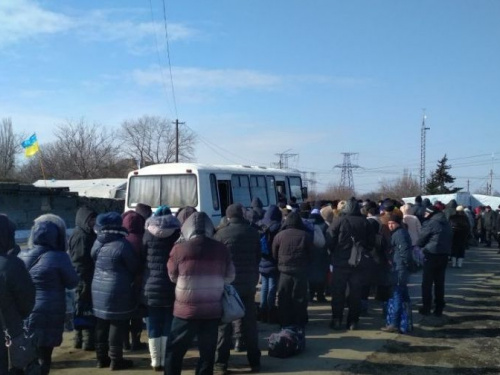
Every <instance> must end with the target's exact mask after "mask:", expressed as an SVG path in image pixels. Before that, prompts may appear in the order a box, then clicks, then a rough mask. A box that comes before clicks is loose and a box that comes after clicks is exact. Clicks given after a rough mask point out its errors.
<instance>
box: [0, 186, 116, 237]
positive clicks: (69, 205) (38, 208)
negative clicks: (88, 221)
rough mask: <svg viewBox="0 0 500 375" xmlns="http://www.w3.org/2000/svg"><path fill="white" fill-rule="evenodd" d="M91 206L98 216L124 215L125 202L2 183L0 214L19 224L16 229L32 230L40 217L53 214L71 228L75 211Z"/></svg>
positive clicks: (66, 190) (57, 189) (0, 189)
mask: <svg viewBox="0 0 500 375" xmlns="http://www.w3.org/2000/svg"><path fill="white" fill-rule="evenodd" d="M83 205H88V206H90V207H92V208H93V209H94V210H96V211H97V212H98V213H102V212H109V211H116V212H119V213H122V212H123V209H124V200H122V199H104V198H89V197H79V196H78V194H77V193H71V192H69V191H68V189H66V188H40V187H34V186H33V185H28V184H17V183H0V213H5V214H7V215H8V216H9V218H10V219H11V220H12V221H13V222H15V223H16V225H17V229H19V230H26V229H31V226H32V224H33V220H34V219H36V218H37V217H38V216H40V215H43V214H46V213H52V214H55V215H58V216H60V217H62V218H63V219H64V221H65V222H66V226H67V227H68V228H73V227H74V226H75V216H76V211H77V210H78V208H79V207H80V206H83Z"/></svg>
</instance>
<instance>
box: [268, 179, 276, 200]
mask: <svg viewBox="0 0 500 375" xmlns="http://www.w3.org/2000/svg"><path fill="white" fill-rule="evenodd" d="M266 180H267V196H268V197H269V205H272V204H276V203H277V202H276V186H275V180H274V177H273V176H266Z"/></svg>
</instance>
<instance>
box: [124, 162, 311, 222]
mask: <svg viewBox="0 0 500 375" xmlns="http://www.w3.org/2000/svg"><path fill="white" fill-rule="evenodd" d="M255 197H258V198H260V200H261V201H262V203H263V205H264V208H266V207H268V206H270V205H272V204H277V202H278V199H280V198H282V199H286V200H287V201H288V200H289V199H290V198H291V197H295V198H296V199H297V203H300V202H302V201H303V199H305V198H307V188H305V187H303V186H302V178H301V176H300V173H299V172H295V171H290V170H283V169H273V168H266V167H253V166H246V165H239V166H236V165H235V166H232V165H203V164H194V163H170V164H155V165H151V166H148V167H144V168H142V169H138V170H136V171H133V172H130V173H129V176H128V183H127V196H126V202H125V210H130V209H134V208H135V206H136V205H137V203H144V204H147V205H149V206H151V207H152V208H153V212H154V210H155V209H156V208H157V207H159V206H161V205H167V206H169V207H170V208H171V209H172V212H177V211H178V210H179V208H182V207H185V206H193V207H195V208H196V209H197V210H198V211H204V212H206V213H207V214H208V215H209V216H210V217H211V218H212V221H213V222H214V225H217V224H218V223H219V221H220V219H221V217H222V216H224V215H225V212H226V208H227V206H229V205H230V204H232V203H241V204H242V205H243V206H245V207H250V204H251V202H252V199H253V198H255Z"/></svg>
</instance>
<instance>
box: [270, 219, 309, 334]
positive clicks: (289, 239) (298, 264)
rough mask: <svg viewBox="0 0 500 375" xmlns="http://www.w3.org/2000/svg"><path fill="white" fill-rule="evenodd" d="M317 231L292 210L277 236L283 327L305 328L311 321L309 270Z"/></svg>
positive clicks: (273, 251) (276, 254)
mask: <svg viewBox="0 0 500 375" xmlns="http://www.w3.org/2000/svg"><path fill="white" fill-rule="evenodd" d="M312 247H313V233H309V232H308V231H307V228H306V226H305V225H304V223H303V222H302V219H301V217H300V214H299V213H298V212H293V211H292V212H290V214H288V216H287V217H286V219H285V221H284V223H283V226H282V229H281V231H280V232H279V233H278V234H277V235H276V237H274V241H273V245H272V253H273V257H274V259H276V262H277V264H278V271H280V278H279V282H278V314H279V321H280V324H281V326H282V327H286V326H298V327H299V328H301V329H304V328H305V326H306V324H307V322H308V320H309V319H308V315H307V304H308V300H309V296H308V290H307V288H308V281H307V272H308V270H309V264H310V263H311V259H312Z"/></svg>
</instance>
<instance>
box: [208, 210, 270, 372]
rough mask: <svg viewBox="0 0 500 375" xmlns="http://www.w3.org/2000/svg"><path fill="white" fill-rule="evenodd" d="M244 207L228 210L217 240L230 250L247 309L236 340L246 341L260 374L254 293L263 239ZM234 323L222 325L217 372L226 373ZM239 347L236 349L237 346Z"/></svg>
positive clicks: (250, 358)
mask: <svg viewBox="0 0 500 375" xmlns="http://www.w3.org/2000/svg"><path fill="white" fill-rule="evenodd" d="M243 215H244V212H243V206H242V205H241V204H238V203H235V204H231V205H230V206H228V208H227V209H226V217H227V221H228V222H227V225H225V226H223V227H222V228H221V229H219V230H218V231H217V233H216V234H215V236H214V239H216V240H217V241H220V242H222V243H223V244H224V245H226V247H227V248H228V249H229V251H230V253H231V256H232V260H233V264H234V268H235V273H236V278H235V279H234V281H233V282H232V285H233V286H234V287H235V289H236V291H237V292H238V294H239V296H240V298H241V300H242V302H243V304H244V305H245V316H244V317H243V318H242V319H241V326H238V327H241V332H235V337H236V340H238V339H240V338H241V337H244V338H245V343H246V350H247V359H248V362H249V364H250V368H251V371H252V372H258V371H259V370H260V356H261V353H260V349H259V338H258V331H257V312H256V308H255V293H256V288H257V282H258V281H259V262H260V258H261V247H260V235H259V232H258V231H257V229H256V228H255V227H254V226H251V225H250V224H249V222H248V221H246V220H245V219H244V217H243ZM232 327H233V325H232V324H231V323H221V324H220V325H219V333H218V340H217V341H218V342H217V354H216V358H215V369H216V370H219V371H220V372H222V373H227V366H228V362H229V356H230V350H231V333H232ZM235 346H236V345H235Z"/></svg>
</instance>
